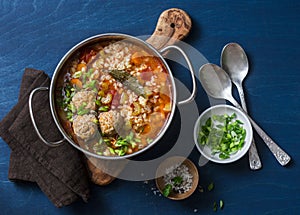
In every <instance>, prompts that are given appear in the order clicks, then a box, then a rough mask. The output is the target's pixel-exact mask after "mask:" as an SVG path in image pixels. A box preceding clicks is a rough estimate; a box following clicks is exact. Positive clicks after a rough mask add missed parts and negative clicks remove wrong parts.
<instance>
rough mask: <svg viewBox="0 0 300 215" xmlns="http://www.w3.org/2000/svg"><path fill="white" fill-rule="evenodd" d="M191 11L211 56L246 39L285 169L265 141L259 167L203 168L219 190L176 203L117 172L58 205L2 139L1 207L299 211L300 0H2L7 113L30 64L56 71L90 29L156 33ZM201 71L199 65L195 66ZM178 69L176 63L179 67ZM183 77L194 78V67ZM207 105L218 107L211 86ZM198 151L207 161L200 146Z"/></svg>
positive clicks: (201, 103)
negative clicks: (15, 178) (28, 177)
mask: <svg viewBox="0 0 300 215" xmlns="http://www.w3.org/2000/svg"><path fill="white" fill-rule="evenodd" d="M171 7H178V8H181V9H183V10H185V11H186V12H187V13H188V14H189V15H190V16H191V18H192V20H193V27H192V31H191V34H190V35H189V37H188V38H187V39H186V40H185V41H186V42H187V43H188V44H190V45H191V46H193V47H194V48H196V49H197V50H198V51H200V52H201V53H202V54H203V55H204V56H205V57H206V58H207V59H208V60H209V61H210V62H212V63H217V64H218V63H219V59H220V53H221V50H222V47H223V46H224V45H225V44H226V43H228V42H232V41H235V42H238V43H240V44H241V45H242V46H243V47H244V48H245V50H246V52H247V54H248V56H249V61H250V66H251V69H250V72H249V76H248V77H247V79H246V80H245V88H246V97H247V103H248V106H249V107H248V109H249V112H250V113H251V115H252V116H253V118H254V119H256V121H257V122H258V123H259V124H260V125H261V127H263V128H264V129H265V130H266V131H267V133H268V134H270V136H272V138H273V139H274V140H275V141H276V142H277V143H279V144H280V145H281V146H282V148H284V149H285V150H286V151H287V152H289V154H290V155H291V157H292V158H293V162H292V163H291V165H289V166H287V167H281V166H280V165H279V164H278V163H277V161H276V160H275V159H274V158H273V156H272V155H271V153H270V152H269V150H268V149H267V147H266V146H265V145H264V144H263V142H262V141H261V140H260V139H259V138H257V136H256V142H257V146H258V150H259V153H260V155H261V160H262V162H263V169H261V170H259V171H256V172H253V171H250V170H249V168H248V162H247V161H248V158H247V156H245V157H244V158H243V159H241V160H240V161H238V162H235V163H233V164H230V165H217V164H213V163H209V164H207V165H206V166H204V167H199V172H200V184H201V185H203V186H206V185H208V184H209V183H210V182H211V181H213V182H214V183H215V189H214V190H213V191H212V192H204V193H200V192H196V193H194V194H193V195H192V196H191V197H190V198H189V199H187V200H184V201H180V202H175V201H171V200H168V199H165V198H163V197H160V196H158V195H154V193H153V189H154V188H155V184H154V183H153V181H149V183H148V184H144V183H143V182H130V181H124V180H116V181H114V182H113V183H112V184H111V185H109V186H106V187H98V186H92V187H91V188H92V196H91V199H90V201H89V203H82V202H76V203H74V204H72V205H71V206H68V207H65V208H62V209H57V208H55V207H54V206H53V205H52V204H51V202H49V200H48V199H47V198H46V196H44V194H43V193H42V192H41V191H40V190H39V188H38V187H37V186H35V185H34V184H30V183H13V182H10V181H9V180H8V179H7V170H8V165H9V154H10V149H9V148H8V146H7V145H6V143H5V142H4V141H3V140H2V139H1V140H0V214H29V213H31V214H193V213H195V212H197V213H199V214H214V213H215V212H213V209H212V205H213V202H214V201H219V200H220V199H222V200H223V201H224V202H225V207H224V209H223V210H222V211H218V212H217V213H222V214H296V212H298V211H299V210H300V204H299V202H300V195H299V193H300V183H299V179H300V170H299V158H300V149H299V144H298V143H299V139H300V132H299V131H300V123H299V122H300V72H299V56H300V51H299V50H300V22H299V20H300V3H299V1H248V2H243V1H217V0H215V1H191V2H184V1H178V2H177V1H156V0H152V1H139V2H136V1H130V0H126V1H96V0H95V1H94V0H90V1H71V0H61V1H54V0H53V1H30V0H24V1H7V0H3V1H0V23H1V25H0V41H1V43H0V65H1V66H0V119H2V118H3V117H4V116H5V115H6V114H7V113H8V112H9V110H10V109H11V108H12V107H13V106H14V105H15V104H16V102H17V97H18V91H19V87H20V81H21V77H22V74H23V70H24V68H25V67H33V68H37V69H41V70H45V71H46V72H47V73H48V74H49V75H50V76H51V75H52V74H53V71H54V68H55V67H56V65H57V63H58V61H59V60H60V58H61V57H62V56H63V55H64V53H65V52H67V51H68V49H70V48H71V47H72V46H73V45H74V44H76V43H77V42H79V41H80V40H82V39H85V38H87V37H89V36H92V35H95V34H99V33H105V32H121V33H126V34H131V35H134V36H139V35H149V34H151V33H152V31H153V29H154V26H155V25H156V21H157V18H158V16H159V14H160V13H161V12H162V11H163V10H165V9H168V8H171ZM195 69H196V70H198V69H199V68H195ZM175 73H176V71H175ZM178 78H180V79H182V80H183V82H187V83H188V84H189V82H188V80H189V77H188V76H187V75H183V74H181V75H180V74H179V75H178ZM198 89H199V93H198V95H197V98H196V101H197V104H198V107H199V110H200V112H201V111H203V110H204V109H205V108H207V107H209V102H208V99H207V97H206V95H205V93H204V91H203V89H202V88H201V86H199V87H198ZM190 158H191V159H192V160H193V161H195V162H197V160H198V158H199V153H198V152H197V151H196V149H194V151H193V152H192V154H191V155H190Z"/></svg>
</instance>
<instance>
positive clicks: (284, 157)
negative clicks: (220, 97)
mask: <svg viewBox="0 0 300 215" xmlns="http://www.w3.org/2000/svg"><path fill="white" fill-rule="evenodd" d="M228 100H229V101H230V102H231V103H232V104H233V105H234V106H235V107H237V108H238V109H240V110H241V111H243V112H244V113H245V114H246V115H247V117H248V119H249V121H250V122H251V124H252V126H253V128H254V129H255V130H256V131H257V133H258V134H259V136H260V137H261V138H262V139H263V141H264V142H265V143H266V145H267V146H268V148H269V149H270V151H271V152H272V153H273V155H274V156H275V158H276V160H277V161H278V162H279V163H280V164H281V165H282V166H285V165H286V164H288V163H289V162H290V160H291V157H290V156H289V155H288V154H287V153H286V152H285V151H283V149H281V148H280V147H279V146H278V145H277V144H276V143H275V142H274V141H273V140H272V139H271V137H269V136H268V135H267V134H266V132H264V131H263V130H262V129H261V128H260V127H259V126H258V125H257V124H256V122H254V120H253V119H251V117H250V116H249V115H248V114H247V113H246V112H245V111H244V110H243V108H242V107H241V106H240V105H239V104H238V103H237V101H236V100H235V99H234V98H233V97H232V96H231V98H228Z"/></svg>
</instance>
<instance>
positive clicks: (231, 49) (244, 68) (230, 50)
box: [221, 43, 249, 84]
mask: <svg viewBox="0 0 300 215" xmlns="http://www.w3.org/2000/svg"><path fill="white" fill-rule="evenodd" d="M221 56H222V57H221V67H222V68H223V69H224V70H225V71H227V72H229V73H230V78H231V80H232V82H234V83H240V84H241V83H242V81H243V80H244V78H245V77H246V76H247V73H248V69H249V63H248V58H247V55H246V53H245V51H244V49H243V48H242V47H241V46H240V45H239V44H237V43H228V44H227V45H226V46H225V47H224V48H223V50H222V53H221Z"/></svg>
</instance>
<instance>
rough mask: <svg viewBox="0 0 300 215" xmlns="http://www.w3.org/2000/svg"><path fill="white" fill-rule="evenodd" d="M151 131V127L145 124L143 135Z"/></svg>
mask: <svg viewBox="0 0 300 215" xmlns="http://www.w3.org/2000/svg"><path fill="white" fill-rule="evenodd" d="M150 131H151V126H150V125H149V124H146V125H145V126H144V130H143V134H147V133H149V132H150Z"/></svg>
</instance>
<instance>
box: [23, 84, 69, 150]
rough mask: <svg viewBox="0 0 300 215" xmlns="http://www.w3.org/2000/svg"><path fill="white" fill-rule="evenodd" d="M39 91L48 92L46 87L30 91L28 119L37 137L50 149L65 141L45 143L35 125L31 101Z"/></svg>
mask: <svg viewBox="0 0 300 215" xmlns="http://www.w3.org/2000/svg"><path fill="white" fill-rule="evenodd" d="M40 90H49V88H48V87H38V88H35V89H34V90H33V91H31V93H30V96H29V101H28V104H29V114H30V118H31V121H32V124H33V127H34V129H35V131H36V133H37V135H38V137H39V138H40V139H41V141H43V142H44V143H45V144H46V145H48V146H52V147H55V146H60V145H61V143H62V142H63V141H64V140H65V139H62V140H59V141H55V142H50V141H47V140H45V139H44V137H43V136H42V135H41V133H40V131H39V129H38V127H37V125H36V123H35V119H34V116H33V110H32V99H33V95H34V94H35V93H36V92H37V91H40Z"/></svg>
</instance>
